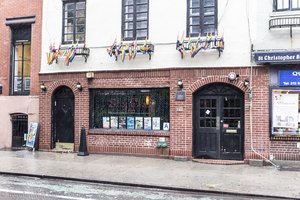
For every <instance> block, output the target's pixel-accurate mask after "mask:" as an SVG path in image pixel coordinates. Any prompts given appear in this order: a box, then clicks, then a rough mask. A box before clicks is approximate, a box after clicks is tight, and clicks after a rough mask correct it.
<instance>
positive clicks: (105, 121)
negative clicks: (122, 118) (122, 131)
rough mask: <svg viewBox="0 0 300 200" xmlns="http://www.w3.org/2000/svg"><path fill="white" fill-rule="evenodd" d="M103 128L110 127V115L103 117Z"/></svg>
mask: <svg viewBox="0 0 300 200" xmlns="http://www.w3.org/2000/svg"><path fill="white" fill-rule="evenodd" d="M103 128H109V117H103Z"/></svg>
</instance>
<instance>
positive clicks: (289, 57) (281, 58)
mask: <svg viewBox="0 0 300 200" xmlns="http://www.w3.org/2000/svg"><path fill="white" fill-rule="evenodd" d="M254 60H255V62H256V63H258V64H263V63H275V64H276V63H291V62H292V63H297V62H298V63H300V51H282V52H255V53H254Z"/></svg>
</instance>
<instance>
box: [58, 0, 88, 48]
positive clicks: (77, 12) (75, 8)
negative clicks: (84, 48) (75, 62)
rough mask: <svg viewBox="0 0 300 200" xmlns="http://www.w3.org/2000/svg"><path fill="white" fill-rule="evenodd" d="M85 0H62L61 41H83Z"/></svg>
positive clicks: (68, 42)
mask: <svg viewBox="0 0 300 200" xmlns="http://www.w3.org/2000/svg"><path fill="white" fill-rule="evenodd" d="M85 16H86V5H85V0H73V1H64V5H63V31H62V32H63V43H64V44H72V43H77V42H78V43H84V41H85Z"/></svg>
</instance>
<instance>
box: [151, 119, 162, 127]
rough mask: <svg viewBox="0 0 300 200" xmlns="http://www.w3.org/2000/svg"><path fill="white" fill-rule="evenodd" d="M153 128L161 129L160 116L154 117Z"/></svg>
mask: <svg viewBox="0 0 300 200" xmlns="http://www.w3.org/2000/svg"><path fill="white" fill-rule="evenodd" d="M152 129H153V130H160V117H153V118H152Z"/></svg>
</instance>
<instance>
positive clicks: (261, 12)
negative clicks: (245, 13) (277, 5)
mask: <svg viewBox="0 0 300 200" xmlns="http://www.w3.org/2000/svg"><path fill="white" fill-rule="evenodd" d="M256 1H258V0H256ZM254 10H255V14H256V19H254V23H253V24H254V30H255V38H254V41H253V44H254V50H295V49H300V28H299V27H297V28H293V37H290V29H289V28H275V29H271V30H269V20H270V19H272V18H276V17H293V16H297V17H299V16H300V11H287V12H273V0H264V1H259V3H257V4H256V5H255V9H254Z"/></svg>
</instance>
